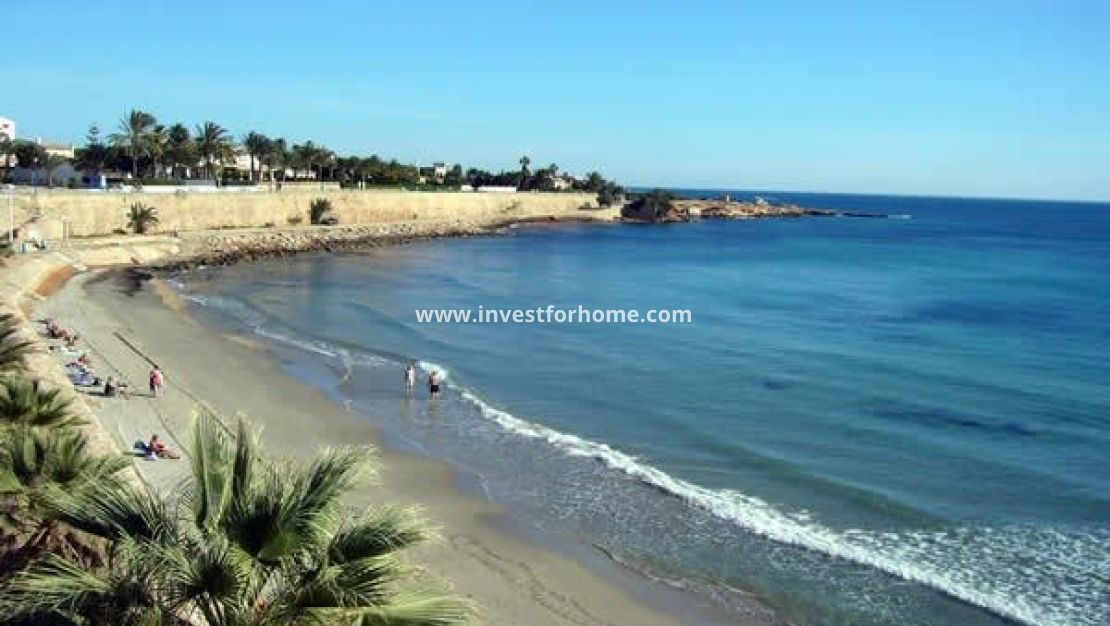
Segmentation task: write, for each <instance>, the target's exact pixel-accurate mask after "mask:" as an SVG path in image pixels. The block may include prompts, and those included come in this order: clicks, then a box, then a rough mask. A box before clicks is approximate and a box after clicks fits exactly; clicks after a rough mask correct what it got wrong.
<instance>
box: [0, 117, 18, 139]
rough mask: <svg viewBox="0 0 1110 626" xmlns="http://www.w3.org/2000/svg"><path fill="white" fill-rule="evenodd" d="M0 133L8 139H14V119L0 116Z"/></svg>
mask: <svg viewBox="0 0 1110 626" xmlns="http://www.w3.org/2000/svg"><path fill="white" fill-rule="evenodd" d="M0 135H2V136H4V137H7V138H8V141H15V120H10V119H8V118H6V117H0Z"/></svg>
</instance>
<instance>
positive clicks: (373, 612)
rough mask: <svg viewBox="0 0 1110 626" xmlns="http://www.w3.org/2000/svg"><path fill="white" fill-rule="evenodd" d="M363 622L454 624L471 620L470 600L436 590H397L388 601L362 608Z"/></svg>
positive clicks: (382, 625) (370, 625)
mask: <svg viewBox="0 0 1110 626" xmlns="http://www.w3.org/2000/svg"><path fill="white" fill-rule="evenodd" d="M361 613H362V616H361V620H360V621H359V625H360V626H453V625H454V624H462V623H464V622H466V621H467V620H469V619H470V618H471V616H472V615H473V614H474V607H473V605H472V604H470V603H469V602H467V601H465V600H463V599H461V598H458V597H455V596H451V595H445V594H442V593H438V592H436V591H433V590H421V589H413V590H407V591H399V592H397V593H395V594H394V595H393V596H392V597H391V598H390V601H389V603H388V604H384V605H382V606H376V607H371V608H367V609H364V610H362V611H361Z"/></svg>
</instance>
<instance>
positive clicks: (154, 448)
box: [146, 435, 179, 459]
mask: <svg viewBox="0 0 1110 626" xmlns="http://www.w3.org/2000/svg"><path fill="white" fill-rule="evenodd" d="M146 451H147V454H149V455H151V456H153V457H157V458H159V459H176V458H179V457H178V456H177V453H175V452H174V451H173V450H170V449H169V448H167V447H166V444H164V443H162V441H161V440H160V439H158V435H151V436H150V443H148V444H146Z"/></svg>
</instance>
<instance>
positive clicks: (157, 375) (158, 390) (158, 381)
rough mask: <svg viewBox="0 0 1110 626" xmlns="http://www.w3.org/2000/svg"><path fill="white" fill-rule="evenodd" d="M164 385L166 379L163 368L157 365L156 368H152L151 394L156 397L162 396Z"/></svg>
mask: <svg viewBox="0 0 1110 626" xmlns="http://www.w3.org/2000/svg"><path fill="white" fill-rule="evenodd" d="M163 385H165V379H164V377H163V376H162V370H160V369H158V366H157V365H155V366H154V369H152V370H150V395H151V396H153V397H155V398H159V397H161V396H162V387H163Z"/></svg>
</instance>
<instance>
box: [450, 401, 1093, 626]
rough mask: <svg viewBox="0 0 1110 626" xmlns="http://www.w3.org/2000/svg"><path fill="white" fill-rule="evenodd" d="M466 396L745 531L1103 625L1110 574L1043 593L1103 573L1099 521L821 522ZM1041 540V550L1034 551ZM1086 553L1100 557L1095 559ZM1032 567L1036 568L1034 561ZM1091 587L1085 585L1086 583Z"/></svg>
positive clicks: (1047, 618)
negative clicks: (915, 526)
mask: <svg viewBox="0 0 1110 626" xmlns="http://www.w3.org/2000/svg"><path fill="white" fill-rule="evenodd" d="M461 396H462V397H463V398H464V399H465V400H466V401H468V402H470V403H472V404H473V405H474V406H476V407H477V408H478V410H479V411H480V412H481V414H482V415H483V416H484V417H486V418H487V419H490V420H492V421H493V422H495V423H497V424H498V425H499V426H501V427H502V428H504V429H505V430H507V431H510V432H512V433H514V434H516V435H519V436H522V437H527V438H531V439H539V440H542V441H544V442H546V443H547V444H549V445H552V446H554V447H556V448H558V449H559V450H561V451H562V452H563V453H565V454H567V455H569V456H575V457H585V458H591V459H594V460H596V461H598V462H600V463H602V464H604V465H605V466H606V467H608V468H610V469H612V470H615V471H618V472H621V473H622V474H625V475H627V476H630V477H633V478H636V479H638V480H640V481H641V482H643V483H644V484H646V485H649V486H651V487H653V488H656V489H658V490H661V491H663V492H665V493H668V494H670V495H672V496H674V497H677V498H680V499H682V500H683V501H684V502H686V503H687V504H689V505H690V506H694V507H697V508H699V509H702V510H704V511H707V512H709V513H711V514H713V515H715V516H717V517H719V518H722V519H725V520H727V521H729V522H732V523H734V524H736V525H737V526H739V527H741V528H743V529H744V530H746V531H748V532H751V533H754V534H756V535H759V536H762V537H765V538H767V539H771V540H773V541H776V542H779V543H785V544H790V545H794V546H798V547H801V548H805V549H809V550H814V551H817V552H820V553H822V554H825V555H828V556H831V557H836V558H840V559H844V560H846V561H851V562H854V563H858V564H861V565H866V566H868V567H873V568H876V569H878V570H881V571H883V572H886V573H887V574H890V575H894V576H897V577H899V578H902V579H905V580H909V581H913V582H917V583H921V584H924V585H927V586H929V587H932V588H934V589H937V590H939V591H942V592H944V593H946V594H948V595H950V596H952V597H955V598H957V599H959V600H962V601H964V602H967V603H970V604H974V605H976V606H979V607H982V608H985V609H988V610H990V611H992V612H994V613H996V614H998V615H1001V616H1003V617H1006V618H1009V619H1013V620H1016V621H1019V622H1022V623H1026V624H1033V625H1036V626H1064V625H1069V626H1080V625H1084V626H1086V625H1090V626H1094V625H1096V624H1102V623H1104V622H1103V621H1102V620H1103V617H1105V614H1103V617H1100V611H1104V610H1105V608H1104V607H1100V606H1099V604H1098V597H1099V595H1100V594H1104V593H1105V592H1106V591H1107V590H1110V579H1107V577H1105V576H1102V577H1098V576H1094V577H1090V576H1088V578H1087V580H1088V581H1089V582H1088V583H1087V584H1086V585H1084V584H1078V585H1073V587H1072V588H1071V589H1069V590H1067V591H1065V592H1063V593H1062V594H1060V597H1055V598H1049V599H1046V598H1045V597H1044V593H1045V591H1046V590H1047V589H1055V588H1056V587H1057V586H1058V585H1059V581H1060V580H1061V578H1060V577H1062V576H1066V575H1068V574H1070V577H1071V578H1072V579H1073V580H1074V579H1075V576H1076V575H1084V574H1088V575H1089V574H1090V573H1092V572H1098V571H1107V569H1106V568H1107V567H1110V557H1104V558H1103V561H1104V562H1103V561H1098V560H1097V559H1098V557H1097V556H1095V555H1096V554H1100V553H1101V554H1105V552H1104V551H1103V550H1102V548H1101V546H1104V545H1105V542H1106V541H1110V536H1102V535H1103V534H1110V533H1100V531H1098V530H1097V529H1091V530H1089V531H1088V532H1086V533H1084V532H1061V531H1059V530H1053V529H1044V528H1037V527H1029V526H1010V527H1001V528H972V527H967V528H951V529H945V530H937V531H919V532H890V533H876V532H873V531H866V530H856V529H849V530H843V531H838V530H835V529H832V528H829V527H827V526H823V525H821V524H820V523H819V522H817V521H816V520H815V519H814V518H813V516H812V515H811V514H810V513H808V512H806V511H804V510H803V511H794V512H786V511H782V510H780V509H778V508H776V507H774V506H773V505H771V504H769V503H767V502H765V501H764V500H762V499H760V498H757V497H754V496H751V495H747V494H744V493H741V492H739V491H734V490H714V489H708V488H706V487H702V486H700V485H696V484H694V483H691V482H688V481H685V480H682V479H680V478H676V477H674V476H671V475H670V474H668V473H666V472H664V471H662V470H660V469H658V468H656V467H652V466H651V465H648V464H645V463H641V462H640V461H639V460H638V459H636V458H635V457H633V456H631V455H629V454H626V453H624V452H621V451H620V450H617V449H616V448H613V447H612V446H610V445H608V444H605V443H601V442H596V441H591V440H588V439H584V438H581V437H578V436H576V435H572V434H568V433H563V432H560V431H557V430H554V429H552V428H548V427H547V426H543V425H541V424H536V423H534V422H529V421H527V420H524V419H521V418H519V417H517V416H515V415H513V414H511V413H509V412H507V411H503V410H500V409H497V408H494V407H492V406H490V405H489V404H487V403H486V402H484V401H483V400H482V399H481V398H479V397H478V396H477V395H476V394H475V393H473V392H472V391H470V390H468V389H463V390H461ZM1047 540H1051V543H1052V544H1055V545H1057V546H1060V547H1062V548H1063V550H1064V551H1065V552H1066V553H1068V554H1071V555H1073V558H1072V559H1071V560H1070V561H1061V560H1059V559H1055V560H1054V558H1053V557H1049V556H1046V555H1045V553H1044V552H1043V550H1041V549H1039V546H1043V545H1046V544H1045V541H1047ZM1030 547H1034V548H1036V551H1032V550H1030ZM1089 559H1095V561H1094V562H1091V561H1090V560H1089ZM1031 565H1033V567H1031ZM1082 587H1086V588H1082Z"/></svg>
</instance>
